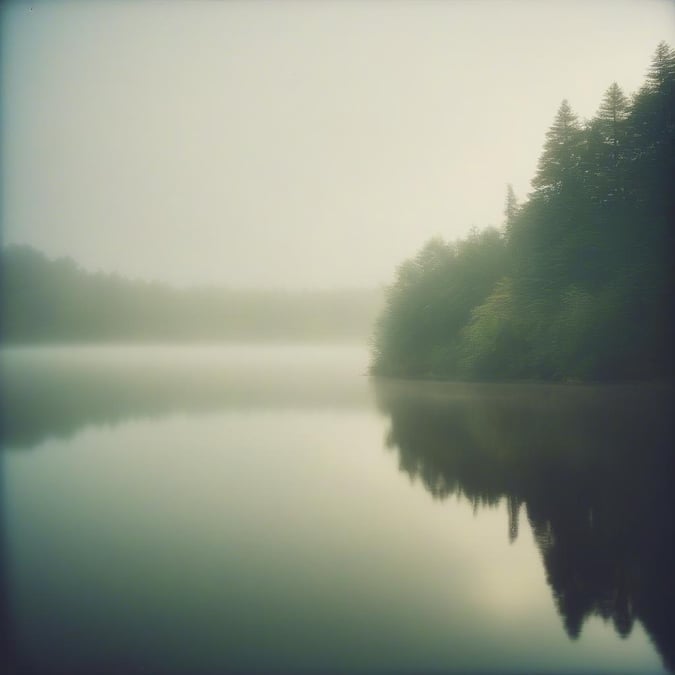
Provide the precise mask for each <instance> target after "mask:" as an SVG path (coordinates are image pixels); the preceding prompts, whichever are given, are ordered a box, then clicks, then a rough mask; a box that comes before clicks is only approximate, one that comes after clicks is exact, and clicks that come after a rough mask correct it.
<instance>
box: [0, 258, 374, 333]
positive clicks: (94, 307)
mask: <svg viewBox="0 0 675 675" xmlns="http://www.w3.org/2000/svg"><path fill="white" fill-rule="evenodd" d="M0 281H1V283H0V288H1V289H2V294H1V296H0V300H1V308H0V339H1V340H2V342H3V343H9V344H16V343H54V342H92V341H93V342H115V341H161V342H180V341H191V340H197V341H219V340H229V341H301V342H302V341H333V340H338V341H359V342H361V341H363V340H365V339H366V338H367V336H368V333H369V331H370V330H371V328H372V324H373V321H374V320H375V317H376V316H377V313H378V311H379V309H380V308H381V305H382V294H381V291H380V290H378V289H363V290H360V289H353V290H325V291H324V290H313V291H309V290H308V291H282V290H274V291H271V290H241V289H227V288H219V287H195V288H174V287H172V286H169V285H167V284H162V283H159V282H147V281H137V280H131V279H125V278H123V277H120V276H117V275H111V274H102V273H92V272H88V271H85V270H83V269H82V268H80V267H79V266H78V265H77V264H76V263H75V262H74V261H73V260H71V259H69V258H61V259H57V260H51V259H49V258H47V257H45V256H44V255H43V254H42V253H40V252H39V251H36V250H35V249H33V248H30V247H27V246H7V247H5V248H3V249H2V250H0Z"/></svg>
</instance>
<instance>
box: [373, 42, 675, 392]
mask: <svg viewBox="0 0 675 675" xmlns="http://www.w3.org/2000/svg"><path fill="white" fill-rule="evenodd" d="M674 162H675V50H673V49H672V48H671V47H670V46H669V45H668V44H666V43H665V42H662V43H660V44H659V45H658V47H657V49H656V51H655V54H654V57H653V60H652V63H651V65H650V67H649V69H648V72H647V77H646V80H645V82H644V84H643V86H642V87H641V88H640V90H639V91H638V92H637V93H635V94H634V95H633V96H631V97H628V96H626V95H625V94H624V92H623V91H622V90H621V88H620V87H619V86H618V85H617V84H616V83H614V84H612V85H611V86H610V87H609V88H608V89H607V91H606V92H605V94H604V96H603V98H602V101H601V103H600V106H599V108H598V111H597V113H596V115H595V117H593V118H592V119H591V120H587V121H581V120H579V118H578V117H577V115H576V114H575V113H574V111H573V109H572V107H571V105H570V103H569V102H568V101H567V100H564V101H563V102H562V104H561V105H560V108H559V109H558V111H557V113H556V115H555V118H554V121H553V124H552V125H551V127H550V129H549V130H548V132H547V134H546V140H545V144H544V147H543V151H542V153H541V156H540V158H539V164H538V169H537V172H536V175H535V176H534V178H533V179H532V192H531V193H530V194H529V195H528V196H527V198H526V199H525V200H524V201H523V202H522V203H519V201H518V199H517V198H516V195H515V194H514V192H513V190H512V188H511V186H509V187H508V188H507V196H506V206H505V220H504V222H503V224H502V226H501V227H499V228H487V229H485V230H483V231H478V230H473V231H472V233H471V234H470V235H469V236H468V237H467V238H465V239H463V240H460V241H455V242H449V243H448V242H445V241H444V240H442V239H440V238H436V239H433V240H431V241H429V242H428V243H427V244H426V245H425V246H424V247H423V248H422V250H421V251H420V252H419V253H418V254H417V255H416V256H415V257H414V258H412V259H409V260H407V261H405V262H404V263H403V264H401V265H400V266H399V268H398V270H397V275H396V280H395V282H394V283H393V284H392V285H391V286H390V287H388V289H387V291H386V302H385V306H384V309H383V311H382V313H381V314H380V316H379V318H378V320H377V322H376V326H375V331H374V335H373V338H372V350H373V357H372V363H371V372H372V373H373V374H376V375H387V376H395V377H421V378H439V379H440V378H443V379H453V378H454V379H467V380H471V379H475V380H481V379H484V380H495V379H516V380H517V379H524V380H527V379H546V380H562V381H601V380H630V379H633V380H635V379H665V378H672V376H673V372H674V370H673V350H672V344H673V339H674V338H675V335H674V331H673V306H672V305H673V294H672V291H673V283H672V282H673V279H672V270H673V230H674V223H675V208H674V207H675V196H674V194H673V177H674V176H675V171H674V169H675V166H674Z"/></svg>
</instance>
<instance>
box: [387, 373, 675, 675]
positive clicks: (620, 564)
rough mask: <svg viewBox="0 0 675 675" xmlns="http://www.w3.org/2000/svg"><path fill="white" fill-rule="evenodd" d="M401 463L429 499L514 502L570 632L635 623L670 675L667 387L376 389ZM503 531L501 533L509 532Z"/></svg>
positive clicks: (673, 502) (672, 505)
mask: <svg viewBox="0 0 675 675" xmlns="http://www.w3.org/2000/svg"><path fill="white" fill-rule="evenodd" d="M374 386H375V392H376V396H377V400H378V405H379V407H380V408H381V410H382V411H383V412H385V413H386V414H387V415H388V416H389V418H390V420H391V424H390V429H389V432H388V438H387V444H388V446H389V447H391V448H395V449H396V451H397V453H398V455H399V461H400V468H401V470H402V471H404V472H406V473H407V474H409V475H410V476H411V477H413V478H417V479H419V480H421V482H422V483H423V484H424V486H425V487H426V489H427V490H428V491H429V492H430V493H431V494H432V495H434V497H437V498H440V499H443V498H445V497H447V496H448V495H451V494H455V495H462V496H464V497H465V498H466V499H468V500H469V501H470V502H471V503H472V504H473V505H474V508H479V507H480V506H481V505H490V504H495V503H497V502H499V501H500V500H502V499H505V500H506V502H507V506H508V513H509V523H508V536H509V537H510V539H511V540H513V539H515V538H516V537H517V534H518V515H519V513H520V511H521V506H523V505H524V511H525V513H526V514H527V519H528V521H529V523H530V526H531V527H532V531H533V533H534V537H535V540H536V542H537V545H538V547H539V550H540V552H541V556H542V560H543V563H544V567H545V570H546V577H547V580H548V583H549V585H550V586H551V589H552V592H553V596H554V599H555V603H556V606H557V609H558V611H559V613H560V615H561V618H562V620H563V623H564V625H565V630H566V631H567V633H568V635H569V636H570V637H571V638H576V637H577V636H578V635H579V634H580V632H581V629H582V626H583V623H584V621H585V619H586V618H587V617H589V616H591V615H599V616H601V617H603V618H604V619H606V620H611V621H612V623H613V624H614V627H615V628H616V631H617V632H618V633H619V634H620V635H621V636H624V637H625V636H627V635H628V634H629V633H630V632H631V629H632V626H633V624H634V622H635V621H636V620H639V621H640V622H641V623H642V624H643V625H644V627H645V629H646V630H647V632H648V634H649V635H650V636H651V639H652V641H653V642H654V644H655V645H656V647H657V649H658V650H659V652H660V654H661V656H662V658H663V661H664V664H665V665H666V667H667V668H669V669H670V670H673V671H675V644H674V643H675V611H674V608H675V574H674V572H673V571H674V570H675V528H674V526H673V518H674V516H675V493H674V488H675V485H674V482H675V474H674V471H673V469H674V468H675V467H674V466H673V464H674V463H675V462H674V459H673V423H672V421H671V409H672V399H673V396H672V388H671V387H669V386H665V385H664V386H638V385H626V386H621V387H611V388H610V387H592V386H583V387H582V386H579V387H576V386H555V385H552V386H548V385H529V384H528V385H465V384H441V383H404V382H395V381H376V382H375V384H374ZM505 536H506V535H505Z"/></svg>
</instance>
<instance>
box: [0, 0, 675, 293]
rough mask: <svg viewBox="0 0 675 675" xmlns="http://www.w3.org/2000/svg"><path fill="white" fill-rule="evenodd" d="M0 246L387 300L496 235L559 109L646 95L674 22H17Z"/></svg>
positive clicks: (160, 14) (13, 9)
mask: <svg viewBox="0 0 675 675" xmlns="http://www.w3.org/2000/svg"><path fill="white" fill-rule="evenodd" d="M2 12H3V15H2V18H3V23H2V36H1V37H2V170H3V172H2V189H3V195H2V196H3V199H2V235H3V241H4V242H5V243H27V244H31V245H33V246H35V247H37V248H39V249H41V250H43V251H45V252H46V253H47V254H49V255H50V256H60V255H69V256H72V257H73V258H75V259H76V260H77V261H78V262H80V263H81V264H82V265H83V266H84V267H86V268H88V269H92V270H104V271H117V272H120V273H122V274H124V275H128V276H132V277H141V278H152V279H162V280H167V281H170V282H172V283H176V284H181V285H183V284H193V283H203V282H207V283H217V284H227V285H230V286H245V287H251V286H257V287H278V286H283V287H295V288H298V287H300V288H316V287H334V286H340V287H348V286H374V285H378V284H382V283H387V282H389V281H391V280H392V278H393V274H394V269H395V267H396V265H397V264H398V263H399V262H401V260H402V259H404V258H407V257H410V256H411V255H413V254H414V253H415V252H416V251H417V249H418V248H419V247H420V246H421V245H422V244H423V243H424V242H425V241H426V240H427V239H428V238H429V237H431V236H433V235H436V234H440V235H442V236H443V237H445V238H451V239H452V238H455V237H458V236H462V235H464V234H465V233H466V232H467V231H468V230H469V228H470V227H471V226H472V225H475V226H478V227H482V226H485V225H490V224H493V225H499V224H501V221H502V210H503V204H504V197H505V191H506V184H507V183H509V182H510V183H512V184H513V186H514V188H515V190H516V193H517V195H518V196H519V197H521V198H523V197H525V196H526V194H527V192H528V191H529V189H530V184H529V181H530V179H531V178H532V176H533V173H534V170H535V167H536V164H537V158H538V156H539V153H540V150H541V146H542V143H543V140H544V134H545V132H546V130H547V128H548V127H549V125H550V124H551V122H552V120H553V117H554V115H555V113H556V110H557V108H558V106H559V104H560V102H561V100H562V99H563V98H568V99H569V100H570V102H571V104H572V106H573V108H574V110H575V111H576V112H577V113H578V114H579V115H580V116H581V117H582V118H583V117H590V116H592V115H593V114H594V113H595V111H596V109H597V107H598V105H599V102H600V99H601V97H602V94H603V92H604V91H605V90H606V89H607V87H608V86H609V85H610V84H611V83H612V82H613V81H615V80H616V81H617V82H618V83H619V84H620V85H621V86H622V87H623V88H624V90H625V91H626V92H627V93H628V92H633V91H635V90H636V89H637V88H638V87H639V86H640V85H641V84H642V82H643V80H644V75H645V71H646V69H647V67H648V65H649V63H650V61H651V58H652V55H653V52H654V49H655V48H656V45H657V44H658V42H659V41H660V40H666V41H668V42H669V43H670V44H675V3H673V2H670V1H668V0H663V1H659V0H652V1H650V0H630V1H629V0H626V1H621V0H609V1H606V2H603V1H600V0H596V1H592V0H584V1H579V2H574V1H573V0H564V1H561V2H554V1H551V0H547V1H544V2H536V1H534V0H531V1H516V0H513V1H511V2H509V1H507V0H501V1H500V0H487V1H485V2H481V1H475V0H473V1H470V2H469V1H466V2H460V1H459V0H456V1H451V0H448V1H446V2H442V1H437V2H424V1H416V2H413V1H409V2H384V1H381V0H373V1H370V2H365V1H364V2H346V1H335V2H329V1H328V0H316V1H315V2H310V1H309V0H305V1H304V2H303V1H300V2H280V1H277V2H262V1H257V2H256V1H252V0H249V1H243V2H198V1H188V0H184V1H180V0H172V1H171V2H159V1H154V2H151V1H144V2H140V1H139V2H123V1H120V0H116V1H113V0H111V1H110V2H95V1H94V2H58V1H52V2H49V1H46V2H40V1H38V2H32V3H30V2H17V3H13V4H5V5H4V8H3V10H2Z"/></svg>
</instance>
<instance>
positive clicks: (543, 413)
mask: <svg viewBox="0 0 675 675" xmlns="http://www.w3.org/2000/svg"><path fill="white" fill-rule="evenodd" d="M366 367H367V353H366V352H365V350H363V349H358V348H353V347H335V348H332V347H321V348H304V347H269V348H263V349H259V348H251V347H230V348H222V347H215V346H214V347H208V348H204V349H200V348H185V349H181V348H175V347H172V348H168V347H167V348H150V347H143V348H139V347H134V348H132V347H128V348H100V347H99V348H86V349H76V348H54V349H19V350H5V351H4V352H3V354H2V381H3V440H4V446H5V452H4V453H3V457H2V463H3V474H4V475H3V488H4V489H3V493H4V494H3V500H4V503H3V524H4V537H3V561H2V562H3V571H4V575H3V582H4V589H5V591H4V595H5V602H4V603H3V615H4V618H5V621H6V624H7V631H6V635H8V636H9V640H8V642H9V644H8V645H7V650H8V653H9V656H10V657H11V658H12V660H13V661H14V662H15V663H18V664H19V665H20V666H21V667H22V668H24V669H25V670H26V671H27V672H31V669H32V672H72V673H78V672H83V673H84V672H92V671H93V670H95V671H96V672H100V673H106V672H110V673H112V672H143V670H144V669H145V671H158V670H159V671H162V672H167V673H202V672H203V673H211V672H213V673H216V672H226V671H228V670H230V671H245V672H269V670H270V669H271V668H275V669H277V670H279V671H288V672H290V671H294V672H297V671H302V670H305V671H316V670H319V671H322V672H392V671H394V670H395V671H398V672H420V671H434V672H486V671H487V672H494V671H498V672H514V673H515V672H551V673H553V672H555V673H558V672H579V673H581V672H588V673H590V672H607V673H610V672H612V673H627V672H631V673H659V672H663V669H664V663H665V664H670V666H671V667H672V664H673V656H672V655H673V652H672V641H673V640H672V637H673V633H672V625H673V611H672V607H673V603H672V599H673V581H672V578H671V575H670V573H669V572H670V570H671V569H672V563H673V552H672V546H673V544H672V542H673V536H672V535H673V525H672V515H671V514H672V513H673V510H672V500H673V497H672V476H673V473H672V471H669V469H671V468H672V459H671V456H670V453H668V452H666V448H669V447H670V445H669V441H670V439H671V438H672V428H671V423H670V422H669V421H668V415H666V414H665V411H666V407H667V402H668V401H669V400H670V390H669V389H668V388H664V387H636V386H623V387H562V386H552V385H461V384H455V385H451V384H440V383H403V382H395V381H388V382H387V381H379V382H378V381H371V380H369V378H367V377H365V375H364V373H365V371H366Z"/></svg>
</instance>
